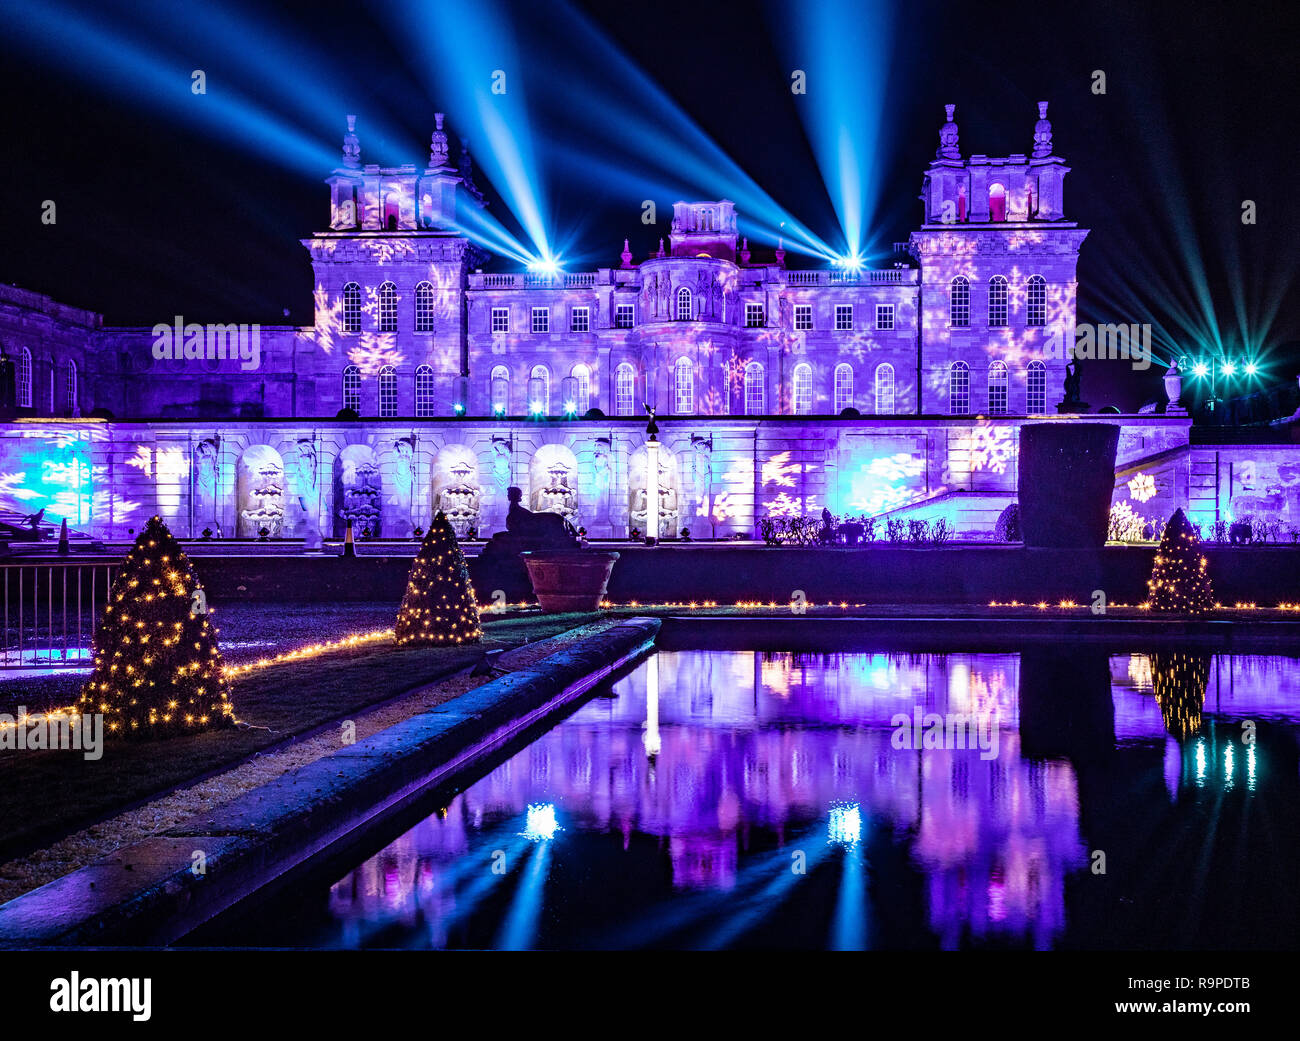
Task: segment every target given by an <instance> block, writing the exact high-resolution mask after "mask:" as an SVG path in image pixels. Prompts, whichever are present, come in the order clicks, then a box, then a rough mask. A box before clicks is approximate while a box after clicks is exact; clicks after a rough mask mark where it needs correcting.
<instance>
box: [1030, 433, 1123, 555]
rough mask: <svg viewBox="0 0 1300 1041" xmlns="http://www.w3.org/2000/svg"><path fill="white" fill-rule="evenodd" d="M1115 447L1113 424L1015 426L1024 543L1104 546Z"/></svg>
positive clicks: (1108, 518) (1113, 480)
mask: <svg viewBox="0 0 1300 1041" xmlns="http://www.w3.org/2000/svg"><path fill="white" fill-rule="evenodd" d="M1118 447H1119V427H1118V426H1116V425H1115V424H1113V423H1029V424H1026V425H1025V426H1022V427H1021V428H1020V463H1019V496H1020V531H1021V536H1022V538H1023V539H1024V540H1025V545H1026V546H1054V547H1073V546H1090V547H1096V546H1103V545H1105V543H1106V532H1107V528H1108V527H1109V521H1110V497H1111V493H1112V492H1113V491H1114V490H1115V452H1116V449H1117V448H1118Z"/></svg>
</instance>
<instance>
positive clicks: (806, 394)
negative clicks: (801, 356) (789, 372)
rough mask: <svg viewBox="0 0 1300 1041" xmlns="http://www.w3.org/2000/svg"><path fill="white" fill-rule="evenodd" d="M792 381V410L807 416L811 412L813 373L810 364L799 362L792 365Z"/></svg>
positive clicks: (799, 414)
mask: <svg viewBox="0 0 1300 1041" xmlns="http://www.w3.org/2000/svg"><path fill="white" fill-rule="evenodd" d="M792 383H793V388H792V389H793V391H794V395H793V400H792V404H793V405H794V409H793V412H794V414H795V415H796V416H807V415H810V414H811V413H812V405H813V373H812V366H811V365H809V364H808V363H807V362H801V363H800V364H798V365H796V366H795V367H794V379H793V381H792Z"/></svg>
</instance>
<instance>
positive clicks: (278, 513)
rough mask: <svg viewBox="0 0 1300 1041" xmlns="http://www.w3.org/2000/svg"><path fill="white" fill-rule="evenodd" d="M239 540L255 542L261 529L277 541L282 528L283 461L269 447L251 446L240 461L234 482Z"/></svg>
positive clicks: (236, 529) (236, 530) (236, 527)
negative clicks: (246, 539)
mask: <svg viewBox="0 0 1300 1041" xmlns="http://www.w3.org/2000/svg"><path fill="white" fill-rule="evenodd" d="M235 499H236V503H235V506H236V512H237V515H238V520H237V523H236V526H235V534H236V535H237V536H238V537H239V538H256V537H257V536H259V535H260V534H261V531H262V529H263V528H265V529H266V530H267V532H268V533H269V537H271V538H275V537H277V536H278V535H279V534H280V532H281V530H282V529H283V527H284V460H283V459H282V458H281V457H280V453H279V452H277V451H276V450H275V449H274V448H272V447H271V446H270V445H251V446H250V447H249V448H247V449H245V451H244V454H243V455H241V456H240V457H239V467H238V470H237V473H236V479H235Z"/></svg>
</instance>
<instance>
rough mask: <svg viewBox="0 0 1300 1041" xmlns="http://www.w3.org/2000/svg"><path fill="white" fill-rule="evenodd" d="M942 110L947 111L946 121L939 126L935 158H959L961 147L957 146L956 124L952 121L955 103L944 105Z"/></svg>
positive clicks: (955, 109) (955, 107)
mask: <svg viewBox="0 0 1300 1041" xmlns="http://www.w3.org/2000/svg"><path fill="white" fill-rule="evenodd" d="M943 110H944V112H945V113H947V116H948V121H947V122H946V123H944V125H943V126H941V127H940V128H939V149H938V151H936V152H935V153H934V154H935V158H936V159H960V158H961V149H960V148H959V147H958V146H957V124H956V123H954V122H953V119H952V117H953V113H955V112H956V111H957V106H956V105H944V106H943Z"/></svg>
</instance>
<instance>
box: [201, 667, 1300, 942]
mask: <svg viewBox="0 0 1300 1041" xmlns="http://www.w3.org/2000/svg"><path fill="white" fill-rule="evenodd" d="M1298 695H1300V659H1295V658H1287V657H1264V656H1226V655H1211V654H1209V653H1207V652H1201V651H1186V650H1172V651H1171V650H1162V651H1158V652H1153V653H1150V654H1139V653H1123V654H1117V653H1114V652H1113V651H1108V650H1105V649H1101V648H1090V647H1084V648H1070V649H1062V648H1056V647H1043V648H1033V647H1026V648H1025V649H1022V650H1021V651H1019V652H1017V653H1001V654H992V653H944V654H935V653H925V654H919V653H910V654H904V653H845V654H790V653H775V654H774V653H763V652H753V651H717V650H682V651H666V650H661V651H659V652H657V653H656V654H654V655H653V656H652V657H650V658H648V659H646V660H644V661H643V662H641V663H640V664H639V665H638V666H636V667H635V669H634V670H633V671H631V672H630V673H629V674H627V675H626V676H624V677H623V678H622V679H619V680H618V681H616V682H614V683H613V684H612V685H610V686H608V687H606V688H604V689H603V690H602V691H601V692H600V693H598V695H597V696H596V697H594V698H592V699H590V700H588V701H587V702H585V703H584V704H583V705H581V707H579V708H578V709H577V710H576V711H574V712H572V714H571V715H569V716H568V717H567V718H565V719H564V720H563V721H562V722H560V723H558V725H556V726H554V727H553V728H552V729H550V730H549V731H548V732H546V733H544V734H542V735H541V736H539V737H537V738H536V739H535V740H534V741H532V743H531V744H529V745H528V746H527V747H525V748H523V750H521V751H518V752H516V753H515V754H513V755H511V756H510V757H509V758H508V759H506V761H504V762H501V763H500V764H499V765H497V766H495V768H493V769H491V770H490V771H489V772H487V773H486V774H484V775H482V776H481V777H480V778H479V779H478V780H477V781H475V782H474V783H472V784H471V785H470V786H469V787H468V788H467V789H466V790H465V791H463V792H461V793H459V794H457V795H455V796H454V797H451V798H449V799H448V801H447V803H446V805H445V806H443V807H440V808H439V809H438V810H437V812H435V813H433V814H431V815H430V816H429V817H428V818H427V819H425V820H422V821H420V822H419V823H418V824H416V825H415V826H414V827H412V828H411V829H410V830H409V831H407V832H406V833H405V834H403V835H401V836H400V837H399V838H396V839H395V840H394V841H392V842H391V844H389V845H388V846H386V847H385V848H384V849H382V850H381V851H379V852H378V853H376V854H375V855H373V856H370V857H369V858H368V859H366V860H365V861H364V863H361V864H359V865H358V866H356V867H355V869H354V870H351V871H348V872H347V873H346V874H345V875H344V876H343V877H342V878H338V879H337V881H334V882H333V884H330V882H329V880H322V881H321V882H320V883H319V884H312V883H310V882H307V883H304V884H303V885H301V886H295V887H293V889H292V891H291V893H289V894H281V895H279V896H277V897H276V898H275V901H274V903H272V904H270V905H269V906H268V907H263V908H261V909H259V910H258V911H256V913H249V912H247V911H245V912H243V913H242V917H241V916H240V913H236V914H235V915H232V916H231V917H230V918H229V919H228V920H227V921H223V922H220V923H215V924H214V925H213V926H212V927H210V929H209V931H207V932H206V933H205V934H203V936H202V940H201V942H223V943H237V944H251V945H281V944H287V945H304V946H331V947H335V946H337V947H416V948H424V947H432V948H442V947H478V948H493V947H497V948H593V947H594V948H623V947H673V948H721V947H731V946H738V947H767V948H850V949H854V948H964V947H990V946H996V947H1014V948H1038V949H1045V948H1053V947H1056V948H1069V947H1089V948H1098V947H1100V948H1122V949H1131V948H1160V949H1165V948H1223V947H1227V948H1255V947H1265V948H1273V947H1284V948H1285V947H1293V946H1294V945H1295V942H1296V940H1295V937H1296V936H1297V926H1298V925H1300V914H1298V910H1297V909H1298V901H1297V896H1296V888H1297V887H1296V885H1295V882H1296V878H1297V869H1296V864H1297V863H1300V827H1298V825H1297V815H1296V811H1297V807H1300V776H1298V775H1297V766H1298V764H1300V757H1298V755H1297V747H1298V745H1297V735H1298V733H1300V719H1298V716H1300V708H1298V707H1297V706H1300V697H1298ZM335 874H336V875H337V872H335ZM196 939H198V938H197V937H196Z"/></svg>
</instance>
